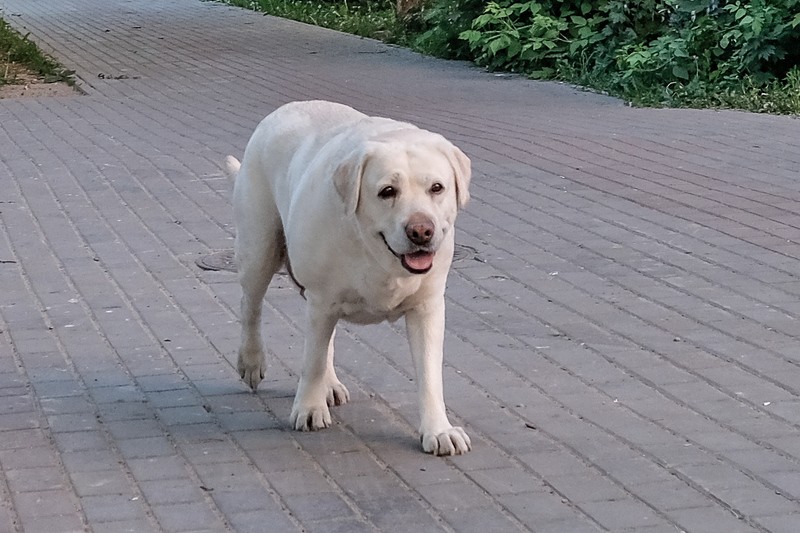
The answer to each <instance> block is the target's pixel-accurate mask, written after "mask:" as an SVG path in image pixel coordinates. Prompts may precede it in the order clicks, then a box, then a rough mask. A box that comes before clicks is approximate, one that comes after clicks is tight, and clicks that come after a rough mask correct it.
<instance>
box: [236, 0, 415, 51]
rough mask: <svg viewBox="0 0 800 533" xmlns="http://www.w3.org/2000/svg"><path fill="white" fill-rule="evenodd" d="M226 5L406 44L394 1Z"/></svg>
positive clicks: (279, 0) (246, 0)
mask: <svg viewBox="0 0 800 533" xmlns="http://www.w3.org/2000/svg"><path fill="white" fill-rule="evenodd" d="M225 2H226V3H228V4H230V5H233V6H238V7H244V8H247V9H252V10H253V11H259V12H261V13H265V14H267V15H274V16H276V17H282V18H287V19H291V20H296V21H299V22H305V23H308V24H313V25H315V26H321V27H323V28H329V29H332V30H337V31H341V32H345V33H350V34H353V35H358V36H360V37H369V38H373V39H380V40H382V41H385V42H390V43H401V42H404V40H405V39H404V36H405V34H406V32H405V27H404V25H403V24H402V22H401V21H400V20H398V18H397V15H396V14H395V3H394V2H393V1H392V0H349V1H348V0H342V1H335V2H331V1H323V0H313V1H312V0H225Z"/></svg>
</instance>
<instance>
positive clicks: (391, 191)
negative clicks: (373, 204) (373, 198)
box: [378, 185, 397, 200]
mask: <svg viewBox="0 0 800 533" xmlns="http://www.w3.org/2000/svg"><path fill="white" fill-rule="evenodd" d="M395 196H397V189H395V188H394V187H392V186H391V185H389V186H386V187H384V188H383V189H381V192H379V193H378V198H382V199H384V200H387V199H389V198H394V197H395Z"/></svg>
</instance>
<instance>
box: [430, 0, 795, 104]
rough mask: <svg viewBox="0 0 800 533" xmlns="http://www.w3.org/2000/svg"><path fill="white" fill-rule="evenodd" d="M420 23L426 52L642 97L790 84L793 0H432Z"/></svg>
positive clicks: (669, 98) (663, 100)
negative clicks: (480, 0)
mask: <svg viewBox="0 0 800 533" xmlns="http://www.w3.org/2000/svg"><path fill="white" fill-rule="evenodd" d="M481 5H482V8H481ZM468 18H471V22H470V23H469V27H466V26H467V24H466V22H465V19H468ZM424 19H425V21H426V23H427V24H429V25H431V26H432V27H430V28H428V29H427V31H426V32H424V33H423V34H422V36H421V37H420V39H419V40H418V43H420V42H421V43H422V45H423V46H421V48H422V49H423V50H425V51H427V52H434V53H438V55H443V56H446V57H453V56H456V57H461V58H469V59H472V60H474V61H475V62H477V63H478V64H479V65H483V66H485V67H487V68H488V69H490V70H499V69H502V70H510V71H515V72H522V73H525V74H527V75H529V76H532V77H535V78H550V79H564V80H570V81H575V82H578V83H583V84H587V85H590V86H594V87H597V88H600V89H604V90H608V91H610V92H613V93H614V94H619V95H623V96H625V97H628V98H630V99H633V100H635V101H638V102H642V103H648V104H659V103H660V104H670V105H676V104H680V103H681V102H690V101H693V102H696V101H698V100H702V99H707V100H708V99H715V98H716V99H717V101H718V103H720V104H721V103H722V101H724V100H725V98H720V97H719V95H722V94H740V95H744V94H749V93H748V91H752V90H754V89H759V88H770V89H771V90H777V89H778V88H783V92H786V91H787V90H788V91H789V92H788V93H787V95H789V96H791V88H792V87H795V88H796V84H795V85H793V82H792V80H790V78H789V74H790V73H792V72H795V73H796V70H793V69H795V68H796V67H797V65H798V62H799V60H800V0H755V1H752V2H742V1H739V0H737V1H728V2H726V1H718V0H629V1H621V0H605V1H598V2H588V1H582V0H571V1H564V2H557V1H529V2H520V1H514V0H496V1H491V2H485V3H484V2H471V1H467V0H461V1H459V0H433V1H432V3H431V4H430V5H429V7H428V9H427V13H426V14H425V15H424ZM455 32H458V39H454V33H455ZM459 41H460V42H459ZM793 79H794V78H793ZM798 111H800V110H798ZM796 112H797V111H796Z"/></svg>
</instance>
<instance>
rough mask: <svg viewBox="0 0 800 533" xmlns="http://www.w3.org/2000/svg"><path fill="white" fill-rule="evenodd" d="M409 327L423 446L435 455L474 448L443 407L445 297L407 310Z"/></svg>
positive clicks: (459, 452)
mask: <svg viewBox="0 0 800 533" xmlns="http://www.w3.org/2000/svg"><path fill="white" fill-rule="evenodd" d="M406 330H407V332H408V343H409V345H410V347H411V357H412V358H413V360H414V369H415V370H416V374H417V393H418V397H419V408H420V419H421V421H420V430H419V432H420V439H421V441H422V449H423V450H424V451H426V452H428V453H432V454H434V455H454V454H455V455H458V454H462V453H466V452H468V451H469V450H470V449H471V443H470V440H469V436H468V435H467V434H466V433H465V432H464V430H463V429H462V428H460V427H453V425H452V424H450V421H449V420H448V419H447V413H446V412H445V406H444V391H443V384H442V359H443V350H444V297H443V296H442V297H440V298H435V299H432V300H431V301H429V302H426V304H425V305H422V306H420V307H417V308H415V309H412V310H411V311H409V312H408V313H406Z"/></svg>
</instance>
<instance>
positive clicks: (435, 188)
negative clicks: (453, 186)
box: [431, 182, 444, 194]
mask: <svg viewBox="0 0 800 533" xmlns="http://www.w3.org/2000/svg"><path fill="white" fill-rule="evenodd" d="M442 191H444V185H442V184H441V183H438V182H437V183H434V184H433V185H432V186H431V194H441V193H442Z"/></svg>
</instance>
